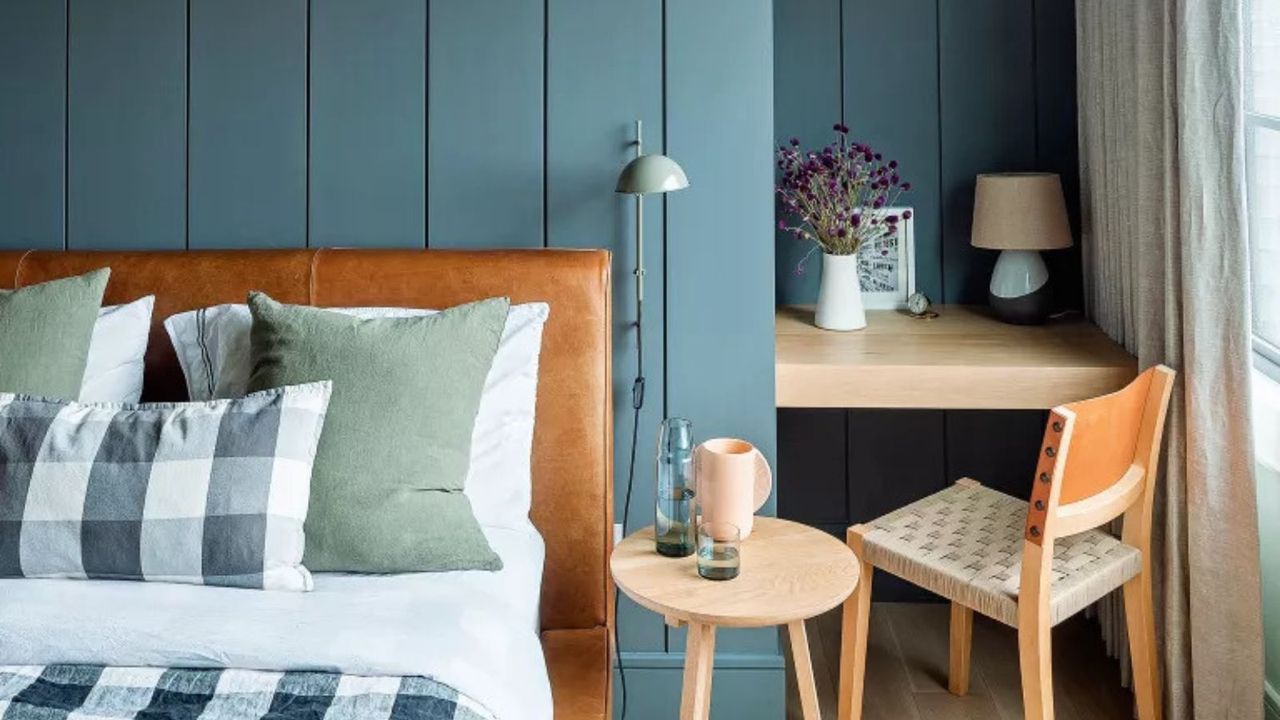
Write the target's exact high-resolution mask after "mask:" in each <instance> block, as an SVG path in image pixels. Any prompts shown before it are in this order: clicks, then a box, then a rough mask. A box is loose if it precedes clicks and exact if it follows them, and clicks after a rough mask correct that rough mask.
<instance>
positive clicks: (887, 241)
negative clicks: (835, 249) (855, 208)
mask: <svg viewBox="0 0 1280 720" xmlns="http://www.w3.org/2000/svg"><path fill="white" fill-rule="evenodd" d="M907 210H911V208H909V207H890V208H886V209H885V213H886V214H887V215H897V216H898V217H899V218H902V214H903V212H905V211H907ZM915 222H916V221H915V211H914V210H912V216H911V217H909V218H905V219H899V220H898V223H897V225H898V230H897V233H886V234H885V235H884V236H882V237H881V238H880V239H878V240H875V241H872V242H866V243H863V244H862V247H861V248H859V249H858V258H859V268H858V271H859V272H858V275H859V280H860V281H861V283H862V303H863V306H864V307H866V309H868V310H897V309H901V308H905V307H906V306H907V298H908V297H910V296H911V294H912V293H914V292H915V291H916V266H915Z"/></svg>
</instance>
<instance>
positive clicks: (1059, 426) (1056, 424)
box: [1053, 421, 1062, 432]
mask: <svg viewBox="0 0 1280 720" xmlns="http://www.w3.org/2000/svg"><path fill="white" fill-rule="evenodd" d="M1053 431H1054V432H1062V423H1060V422H1057V421H1055V422H1054V423H1053Z"/></svg>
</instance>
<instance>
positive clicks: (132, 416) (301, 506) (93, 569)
mask: <svg viewBox="0 0 1280 720" xmlns="http://www.w3.org/2000/svg"><path fill="white" fill-rule="evenodd" d="M329 393H330V384H329V383H328V382H317V383H309V384H305V385H294V386H290V387H283V388H275V389H271V390H264V391H262V392H257V393H254V394H252V395H249V396H246V397H244V398H240V399H236V400H214V401H208V402H196V403H155V404H143V405H134V404H124V403H77V402H71V401H65V400H52V399H46V398H39V397H32V396H23V395H12V394H8V393H0V577H43V578H104V579H115V580H150V581H160V582H177V583H191V584H197V585H199V584H203V585H225V586H232V587H247V588H262V589H265V590H297V591H303V590H310V589H311V587H312V582H311V574H310V573H309V572H308V571H307V569H306V568H305V567H303V566H302V551H303V531H302V528H303V521H304V520H305V519H306V515H307V503H308V500H309V496H310V490H311V466H312V464H313V462H314V460H315V455H316V446H317V444H318V442H319V439H320V431H321V428H322V426H323V424H324V416H325V410H326V409H327V408H328V405H329Z"/></svg>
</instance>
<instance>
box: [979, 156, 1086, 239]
mask: <svg viewBox="0 0 1280 720" xmlns="http://www.w3.org/2000/svg"><path fill="white" fill-rule="evenodd" d="M971 241H972V243H973V246H974V247H980V248H988V249H991V250H1060V249H1062V248H1068V247H1071V244H1072V241H1071V225H1070V223H1069V222H1068V221H1067V203H1066V200H1064V199H1063V197H1062V180H1061V179H1060V178H1059V177H1058V176H1057V174H1055V173H994V174H985V175H979V176H978V186H977V190H976V192H975V195H974V201H973V234H972V240H971Z"/></svg>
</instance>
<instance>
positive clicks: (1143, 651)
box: [1124, 572, 1161, 720]
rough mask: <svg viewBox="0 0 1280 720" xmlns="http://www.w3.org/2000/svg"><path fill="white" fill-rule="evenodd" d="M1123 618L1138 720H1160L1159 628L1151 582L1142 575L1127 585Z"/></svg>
mask: <svg viewBox="0 0 1280 720" xmlns="http://www.w3.org/2000/svg"><path fill="white" fill-rule="evenodd" d="M1124 619H1125V626H1126V629H1127V630H1128V634H1129V654H1130V655H1131V656H1132V657H1133V694H1134V696H1135V697H1136V698H1137V701H1138V720H1160V714H1161V712H1160V711H1161V707H1160V676H1159V671H1158V668H1157V666H1156V642H1155V639H1156V627H1155V614H1154V607H1153V605H1152V599H1151V582H1150V576H1149V575H1148V574H1147V573H1145V572H1144V573H1142V574H1140V575H1138V576H1137V577H1135V578H1133V579H1132V580H1130V581H1129V582H1127V583H1125V584H1124Z"/></svg>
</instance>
